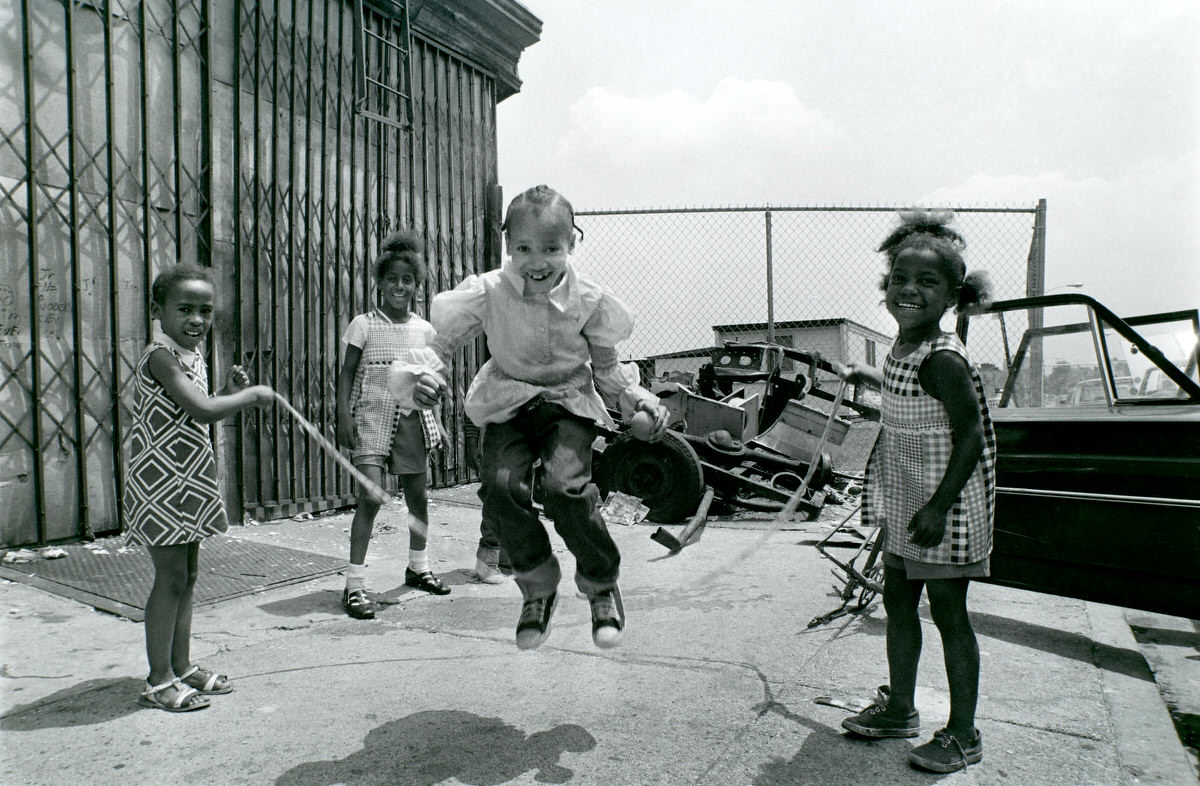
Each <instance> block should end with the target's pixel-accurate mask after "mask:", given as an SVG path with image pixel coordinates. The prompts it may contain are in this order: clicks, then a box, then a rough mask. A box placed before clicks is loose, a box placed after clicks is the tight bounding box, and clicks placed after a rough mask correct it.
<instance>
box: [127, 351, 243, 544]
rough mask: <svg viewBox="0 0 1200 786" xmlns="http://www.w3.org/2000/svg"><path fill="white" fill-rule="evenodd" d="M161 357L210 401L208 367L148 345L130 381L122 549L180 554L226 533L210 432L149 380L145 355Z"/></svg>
mask: <svg viewBox="0 0 1200 786" xmlns="http://www.w3.org/2000/svg"><path fill="white" fill-rule="evenodd" d="M159 349H165V350H167V351H168V352H170V353H171V354H172V355H174V356H175V359H176V360H178V361H179V364H180V365H181V366H183V370H184V373H185V374H187V378H188V379H189V380H191V382H192V383H193V384H195V385H196V387H197V388H199V389H200V390H201V391H203V392H204V395H206V396H207V395H208V366H207V365H206V364H205V362H204V357H203V356H202V355H201V354H200V353H199V352H197V353H196V354H195V357H194V358H193V360H192V362H191V363H190V364H188V363H185V362H184V361H183V357H182V356H181V355H180V354H179V353H178V352H176V351H175V350H174V349H172V348H171V347H169V346H167V345H166V344H161V343H159V342H157V341H152V342H150V344H149V345H147V347H146V350H145V352H143V353H142V357H141V359H140V360H139V361H138V365H137V371H136V373H135V374H134V376H133V381H134V389H135V391H136V395H135V396H134V403H133V425H132V426H131V427H130V429H129V436H128V438H127V439H126V442H125V445H126V449H127V450H128V452H129V469H128V471H127V472H126V477H125V497H124V500H125V526H126V530H125V541H126V542H127V543H130V544H135V543H141V544H145V545H147V546H178V545H180V544H183V543H192V542H193V541H198V540H202V539H204V538H206V537H208V536H209V535H217V534H220V533H222V532H225V531H226V530H227V529H229V523H228V521H227V519H226V517H225V504H224V502H223V501H222V500H221V490H220V486H219V485H218V484H217V462H216V459H215V457H214V455H213V447H212V439H211V433H210V431H209V427H208V426H206V425H204V424H202V423H200V422H199V421H197V420H195V419H194V418H192V417H190V416H189V415H188V414H187V413H186V412H184V411H183V409H182V408H181V407H180V406H179V405H178V404H176V403H175V401H174V400H172V398H171V397H170V396H168V395H167V391H166V390H165V389H164V388H163V386H162V385H160V384H158V381H157V380H155V379H154V377H152V376H151V375H150V368H149V361H150V355H151V353H153V352H154V351H156V350H159Z"/></svg>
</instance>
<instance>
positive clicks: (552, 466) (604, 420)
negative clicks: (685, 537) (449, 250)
mask: <svg viewBox="0 0 1200 786" xmlns="http://www.w3.org/2000/svg"><path fill="white" fill-rule="evenodd" d="M503 231H504V237H505V245H506V247H507V250H508V253H509V258H508V259H506V260H505V261H504V264H503V265H502V266H501V268H500V269H499V270H492V271H489V272H487V273H483V274H481V275H477V276H470V277H468V278H466V279H464V280H463V281H462V282H461V283H460V284H459V285H458V286H457V287H456V288H455V289H453V290H451V291H448V292H442V293H440V294H439V295H437V296H436V297H435V298H434V300H433V306H432V310H431V317H432V321H433V324H434V327H435V328H436V329H437V338H436V340H435V341H434V342H433V343H432V344H431V346H432V348H433V349H434V351H435V352H436V353H437V354H438V356H439V358H440V359H441V362H442V363H448V362H449V361H450V358H451V356H452V354H453V352H454V350H455V348H457V347H459V346H461V345H462V344H464V343H465V342H467V341H469V340H471V339H473V338H475V337H476V336H478V335H480V334H481V333H482V334H484V335H486V336H487V340H488V348H489V349H490V351H491V355H492V356H491V358H490V359H489V360H488V361H487V362H486V363H485V364H484V365H483V367H482V368H480V370H479V373H478V374H477V375H476V376H475V379H474V381H472V383H471V386H470V389H469V390H468V391H467V397H466V402H465V411H466V414H467V417H469V418H470V419H471V420H473V421H474V422H475V423H476V424H478V425H479V427H480V428H481V429H482V431H483V436H482V450H481V453H482V467H481V472H480V477H481V481H480V490H479V495H480V497H481V498H482V500H483V516H484V519H485V520H487V521H490V522H495V523H496V524H498V525H499V528H500V545H501V547H502V548H503V550H504V553H505V554H507V555H508V558H509V561H510V562H511V564H512V569H513V576H514V578H515V579H516V582H517V585H518V586H519V587H520V588H521V594H522V596H523V598H524V602H523V605H522V608H521V616H520V619H519V621H518V622H517V634H516V640H517V646H518V647H520V648H521V649H533V648H535V647H537V646H539V645H540V644H541V643H542V642H543V641H544V640H545V639H546V636H547V635H548V633H549V629H550V618H551V616H552V615H553V613H554V608H555V603H556V600H557V597H558V584H559V580H560V579H561V575H562V574H561V572H560V569H559V564H558V560H557V559H556V558H555V556H554V554H553V552H552V551H551V546H550V538H549V536H548V535H547V533H546V530H545V528H544V527H543V526H542V524H541V522H540V521H539V520H538V513H537V511H536V510H535V509H534V507H533V501H532V499H531V482H530V478H531V477H532V473H531V469H532V468H533V465H534V463H535V462H536V461H538V460H539V459H540V460H541V462H542V471H541V476H540V479H539V480H540V488H541V491H542V492H543V507H544V510H545V512H546V515H547V516H548V517H549V518H550V519H552V520H553V521H554V527H555V529H556V530H557V531H558V533H559V535H561V536H562V539H563V541H564V542H565V543H566V545H567V548H568V549H570V550H571V553H572V554H573V555H574V556H575V564H576V573H575V584H576V586H578V587H579V589H580V591H581V592H583V593H584V594H586V595H587V596H588V598H589V601H590V605H591V613H592V640H593V641H594V643H595V644H596V646H599V647H613V646H616V645H617V644H618V643H619V642H620V639H621V636H622V632H623V630H624V627H625V614H624V609H623V607H622V604H621V598H620V591H619V590H618V587H617V578H618V573H619V567H620V562H621V555H620V553H619V552H618V550H617V546H616V544H615V543H614V542H613V539H612V537H611V535H610V534H609V532H608V528H607V527H606V526H605V523H604V519H603V518H601V516H600V511H599V503H600V493H599V491H598V490H597V488H596V486H595V484H594V483H592V443H593V441H594V440H595V438H596V433H597V432H596V424H597V423H601V424H605V425H606V426H608V427H609V428H612V427H613V423H612V420H611V418H610V417H609V415H608V411H607V409H606V408H605V405H604V402H603V401H602V400H601V398H600V395H599V393H598V392H597V387H599V390H600V391H602V392H604V393H605V394H606V395H608V396H610V397H611V398H613V399H614V400H616V401H618V403H619V405H620V407H621V410H622V415H623V417H625V418H627V419H629V418H632V417H633V415H634V414H635V413H636V412H638V411H642V412H646V413H648V415H649V416H650V418H651V421H652V424H651V428H650V431H649V437H650V439H652V440H657V439H659V438H661V436H662V434H663V431H664V430H665V429H666V422H667V417H668V412H667V410H666V408H665V407H663V406H662V405H660V404H659V402H658V398H657V397H656V396H654V395H653V394H651V393H650V392H649V391H647V390H646V389H644V388H643V387H642V386H641V385H639V384H638V373H637V369H636V367H634V366H633V364H620V363H618V362H617V352H616V349H615V346H616V344H617V342H619V341H623V340H625V339H626V338H628V337H629V335H630V333H631V332H632V330H633V317H632V315H631V314H630V313H629V311H628V310H627V309H626V308H625V306H624V305H622V304H621V302H620V301H619V300H617V299H616V298H615V297H614V296H613V295H612V294H610V293H609V292H608V291H607V290H606V289H604V288H603V287H601V286H600V285H599V284H596V283H594V282H592V281H590V280H588V279H587V278H584V277H583V276H581V275H580V274H579V273H577V272H576V270H575V269H574V267H573V266H572V265H571V263H570V261H569V259H568V257H569V256H570V254H571V252H572V251H574V249H575V232H576V231H577V227H576V226H575V211H574V210H573V209H572V208H571V204H570V203H569V202H568V201H567V200H566V199H565V198H563V197H562V195H560V194H559V193H557V192H556V191H554V190H553V189H551V188H548V187H546V186H537V187H536V188H531V189H529V190H528V191H525V192H524V193H522V194H520V195H519V196H517V197H516V199H514V200H513V201H512V202H511V203H510V204H509V206H508V211H507V214H506V215H505V219H504V225H503ZM580 234H581V236H582V233H580ZM417 393H418V394H421V395H424V396H426V398H424V400H421V399H417V400H419V401H421V403H423V404H425V405H430V404H432V402H433V400H434V399H432V398H429V397H428V395H427V394H428V391H427V390H426V389H423V388H418V391H417ZM414 395H417V394H414Z"/></svg>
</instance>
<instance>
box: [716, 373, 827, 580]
mask: <svg viewBox="0 0 1200 786" xmlns="http://www.w3.org/2000/svg"><path fill="white" fill-rule="evenodd" d="M846 384H847V383H846V380H845V379H843V380H842V381H841V383H840V384H839V385H838V388H837V393H835V394H834V396H833V407H832V408H831V409H830V410H829V417H827V418H826V420H825V427H824V428H823V429H821V436H820V438H819V439H818V440H817V446H816V448H814V449H813V455H812V459H811V460H810V461H809V463H808V471H807V472H805V473H804V479H803V480H802V481H801V482H800V485H799V487H797V488H796V490H795V491H794V492H792V495H791V496H790V497H788V501H787V502H786V503H784V506H783V507H782V508H781V509H780V511H779V513H777V514H776V515H775V519H774V520H773V521H772V522H771V524H770V526H768V527H767V528H766V529H765V530H763V531H762V534H761V535H759V536H758V537H757V538H755V539H754V541H753V542H752V543H751V544H750V545H749V546H747V547H746V548H744V549H742V551H741V552H740V553H738V554H737V555H735V556H734V557H733V559H731V560H729V561H728V562H727V563H725V564H724V565H722V566H720V567H719V568H717V569H716V570H712V571H709V572H708V573H706V574H704V575H703V576H701V577H700V579H699V580H698V581H697V582H695V584H694V585H693V586H694V587H699V586H703V585H706V584H709V583H710V582H712V581H713V580H715V579H717V578H719V577H721V576H723V575H726V574H727V573H729V571H730V569H732V568H734V567H736V566H737V565H739V564H741V563H742V562H744V561H745V560H746V559H747V558H748V557H749V556H750V555H751V554H753V553H754V552H756V551H758V550H759V549H760V548H762V545H763V544H764V543H766V542H767V540H768V539H770V537H771V536H772V535H774V534H775V533H776V532H778V531H779V528H780V527H782V526H783V525H784V524H785V523H787V522H789V521H791V520H792V516H794V515H795V513H796V509H797V508H799V507H800V503H801V502H802V501H803V500H804V496H805V495H806V494H807V493H808V486H809V484H810V483H812V479H813V476H814V475H816V472H817V465H818V464H820V463H821V451H823V450H824V449H825V444H826V443H827V442H828V441H829V435H830V433H831V432H832V431H833V423H834V421H835V420H836V419H837V413H838V409H840V408H841V406H842V399H843V398H845V396H846Z"/></svg>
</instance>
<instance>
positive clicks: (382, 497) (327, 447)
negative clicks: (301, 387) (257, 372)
mask: <svg viewBox="0 0 1200 786" xmlns="http://www.w3.org/2000/svg"><path fill="white" fill-rule="evenodd" d="M272 392H273V393H274V394H275V400H276V401H277V402H279V405H280V406H282V407H283V408H284V409H285V410H287V412H288V414H289V415H291V416H292V418H293V419H294V420H295V421H296V422H297V423H298V424H299V425H300V427H301V428H303V429H304V430H305V431H307V432H308V435H309V436H310V437H312V438H313V440H314V441H315V442H316V443H317V445H318V446H320V448H321V449H322V450H324V451H325V452H326V453H328V454H329V455H330V456H332V457H333V460H334V461H336V462H337V463H338V465H339V466H341V467H342V468H343V469H345V470H347V471H349V473H350V475H351V477H353V478H354V479H355V480H356V481H358V482H359V483H360V484H361V485H362V487H363V488H364V489H366V491H367V494H368V495H369V496H370V497H371V498H372V499H373V500H374V501H375V502H377V503H379V504H380V505H387V504H388V503H390V502H391V501H392V497H391V495H390V494H388V493H387V492H386V491H384V490H383V489H382V488H380V486H379V484H378V483H376V482H374V481H373V480H371V479H370V478H369V477H367V476H366V474H365V473H364V472H363V471H362V470H360V469H359V468H358V467H356V466H354V465H353V464H351V463H350V459H348V458H346V457H345V456H343V455H342V452H341V451H340V450H338V446H337V445H335V444H333V443H332V442H330V441H329V440H328V439H326V438H325V435H324V434H322V433H321V431H320V429H318V428H317V427H316V426H314V425H313V424H312V423H310V422H308V419H307V418H305V417H304V416H303V415H301V414H300V413H299V412H297V411H296V408H295V407H293V406H292V405H291V404H290V403H288V400H287V399H286V398H284V397H283V395H282V394H280V393H279V391H277V390H273V391H272Z"/></svg>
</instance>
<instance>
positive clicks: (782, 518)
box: [272, 379, 846, 586]
mask: <svg viewBox="0 0 1200 786" xmlns="http://www.w3.org/2000/svg"><path fill="white" fill-rule="evenodd" d="M272 392H273V393H274V395H275V400H276V401H277V402H278V403H279V405H280V406H282V407H283V408H284V409H285V410H286V411H287V413H288V414H289V415H291V416H292V419H293V420H295V421H296V423H297V424H299V425H300V427H301V428H303V429H304V430H305V431H306V432H307V433H308V435H309V436H310V437H312V438H313V441H314V442H316V443H317V445H318V447H320V448H321V449H322V450H323V451H325V452H326V453H327V454H329V455H330V456H331V457H332V458H333V460H334V461H335V462H337V464H338V465H339V466H341V467H342V468H343V469H345V470H346V471H348V472H349V473H350V476H351V477H353V478H354V479H355V480H356V481H358V483H359V484H361V485H362V487H363V488H364V489H365V490H366V492H367V494H368V495H369V496H370V497H371V498H372V499H373V500H374V501H375V502H377V503H378V504H380V505H387V504H389V503H390V502H391V501H392V498H391V495H390V494H388V493H387V492H386V491H384V490H383V489H382V488H381V487H380V486H379V484H377V483H375V482H374V481H373V480H371V479H370V478H369V477H367V476H366V474H365V473H363V472H362V471H361V470H360V469H358V467H356V466H354V464H352V463H351V462H350V460H349V459H347V458H346V457H345V456H343V455H342V452H341V451H340V450H339V449H338V447H337V445H335V444H334V443H333V442H330V441H329V440H328V439H326V437H325V435H324V434H322V433H321V431H320V429H318V428H317V427H316V426H315V425H313V424H312V423H310V422H309V420H308V419H307V418H305V417H304V416H303V415H301V414H300V413H299V412H298V411H297V410H296V408H295V407H293V406H292V405H291V403H290V402H288V400H287V399H286V398H284V397H283V395H282V394H281V393H279V391H272ZM845 395H846V380H844V379H843V380H842V381H841V383H840V384H839V385H838V388H837V393H835V394H834V396H833V406H832V408H830V410H829V416H828V417H827V418H826V419H825V427H824V428H823V429H822V430H821V436H820V438H819V439H818V440H817V446H816V448H814V449H813V455H812V460H811V461H809V464H808V471H807V472H805V473H804V479H803V480H802V481H801V482H800V485H799V486H798V487H797V488H796V490H795V491H794V492H792V495H791V496H790V497H788V501H787V502H786V503H784V506H783V507H782V508H781V509H780V511H779V513H778V514H776V516H775V519H774V520H773V521H772V522H771V524H770V526H768V527H767V528H766V529H765V530H763V532H762V534H761V535H759V536H758V537H757V538H756V539H755V540H754V542H752V543H751V544H750V545H749V546H747V547H746V548H744V549H743V550H742V551H741V552H740V553H738V554H737V555H736V556H734V558H733V559H731V560H730V561H729V562H727V563H726V564H724V565H722V566H721V567H719V568H717V569H716V570H713V571H711V572H709V573H707V574H705V575H704V576H702V577H701V578H700V580H699V581H698V582H697V586H699V585H704V584H707V583H709V582H710V581H712V580H713V579H714V578H717V577H718V576H721V575H724V574H726V573H728V572H729V570H730V569H731V568H733V567H735V566H737V565H738V564H740V563H742V562H744V561H745V560H746V559H747V558H748V557H750V555H752V554H753V553H754V552H756V551H758V550H759V549H760V548H762V545H763V544H764V543H766V542H767V540H768V539H770V537H771V536H772V535H774V534H775V533H776V532H778V531H779V528H780V527H782V526H783V525H784V524H785V523H787V522H789V521H791V519H792V516H794V515H795V513H796V509H797V508H799V507H800V503H801V502H802V501H803V500H804V497H805V495H806V494H808V490H809V484H810V483H812V479H813V476H814V475H815V474H816V471H817V465H818V464H820V462H821V451H823V450H824V449H825V444H826V443H827V442H828V441H829V435H830V433H831V432H832V430H833V423H834V420H836V418H837V412H838V409H840V408H841V406H842V399H843V398H845ZM415 523H416V519H414V520H413V522H411V524H415Z"/></svg>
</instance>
